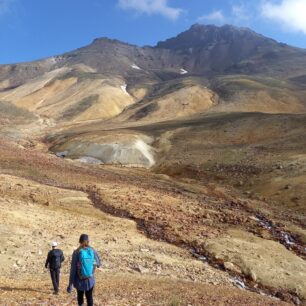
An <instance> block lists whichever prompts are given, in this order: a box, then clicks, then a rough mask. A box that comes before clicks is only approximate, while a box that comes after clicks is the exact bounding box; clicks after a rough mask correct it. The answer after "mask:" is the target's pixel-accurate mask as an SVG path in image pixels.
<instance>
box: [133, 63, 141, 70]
mask: <svg viewBox="0 0 306 306" xmlns="http://www.w3.org/2000/svg"><path fill="white" fill-rule="evenodd" d="M131 67H132V68H133V69H136V70H142V69H141V68H140V67H138V66H137V65H135V64H133V65H131Z"/></svg>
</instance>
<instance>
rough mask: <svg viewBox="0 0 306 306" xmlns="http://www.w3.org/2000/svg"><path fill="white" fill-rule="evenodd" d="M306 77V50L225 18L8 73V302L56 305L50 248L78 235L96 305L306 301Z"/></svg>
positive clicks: (0, 89) (0, 297)
mask: <svg viewBox="0 0 306 306" xmlns="http://www.w3.org/2000/svg"><path fill="white" fill-rule="evenodd" d="M305 81H306V51H305V50H302V49H298V48H295V47H291V46H288V45H285V44H282V43H278V42H276V41H274V40H272V39H269V38H266V37H264V36H262V35H259V34H257V33H255V32H253V31H251V30H249V29H245V28H236V27H233V26H229V25H226V26H223V27H216V26H209V25H208V26H204V25H194V26H192V27H191V28H190V29H189V30H187V31H186V32H184V33H181V34H179V35H178V36H177V37H174V38H171V39H169V40H166V41H164V42H159V43H158V44H157V45H156V46H154V47H149V46H146V47H138V46H133V45H129V44H127V43H123V42H120V41H117V40H111V39H107V38H100V39H96V40H94V41H93V42H92V43H91V44H90V45H88V46H86V47H83V48H80V49H77V50H74V51H71V52H68V53H66V54H63V55H58V56H54V57H52V58H48V59H44V60H38V61H36V62H32V63H21V64H13V65H2V66H0V112H1V113H0V136H1V139H0V141H1V143H0V182H1V184H0V195H1V201H0V210H1V216H0V218H1V226H0V233H1V235H0V236H1V243H2V245H3V246H4V250H3V251H1V253H0V258H1V262H2V261H4V262H5V265H3V267H2V268H1V277H0V304H1V303H2V304H3V305H15V304H16V305H19V304H20V303H21V301H22V302H25V303H26V304H25V305H29V304H30V305H40V304H39V303H41V302H45V303H46V305H55V304H56V302H55V300H54V299H53V298H52V297H50V295H49V290H48V285H47V284H48V282H47V280H48V276H47V275H46V274H44V272H43V269H42V268H40V266H41V264H42V263H43V254H44V253H45V252H46V251H47V249H48V242H49V241H51V240H53V239H56V240H59V241H60V242H61V244H62V246H63V248H64V249H65V252H66V253H67V254H70V253H71V251H72V250H73V248H74V247H75V242H76V241H77V236H78V234H79V231H84V232H89V234H90V235H91V236H92V237H93V241H94V243H95V247H96V248H97V249H98V250H99V251H100V252H101V253H102V255H103V257H104V258H105V263H106V269H105V271H104V272H102V274H99V275H98V278H99V280H100V282H99V285H98V287H97V288H98V289H97V292H96V294H97V296H98V301H97V303H98V305H99V303H100V304H101V305H104V304H105V303H106V304H107V305H134V304H135V305H136V304H140V305H216V303H217V302H216V301H218V303H219V302H220V303H219V304H222V303H223V304H226V305H237V304H239V305H282V304H283V305H286V303H289V304H293V303H294V304H297V305H300V304H303V303H304V304H305V301H306V288H305V282H304V279H305V275H306V264H305V257H306V252H305V250H306V248H305V243H306V228H305V226H306V224H305V220H306V218H305V216H306V206H305V205H306V193H305V190H306V188H305V187H306V151H305V145H306V143H305V133H306V83H305ZM123 166H124V167H123ZM84 216H85V217H84ZM81 220H83V221H82V224H83V225H82V228H80V229H78V230H77V232H76V233H74V234H73V235H70V233H71V229H72V228H77V227H78V224H80V222H81ZM46 224H50V225H48V226H46ZM92 224H94V226H91V225H92ZM59 227H60V228H61V232H62V233H61V234H60V235H59V233H58V228H59ZM33 239H34V242H32V244H31V241H33ZM32 249H34V250H33V251H32V252H29V251H28V250H32ZM242 250H243V251H242ZM69 258H70V257H69V256H68V259H69ZM34 262H39V263H40V265H39V267H37V268H35V269H34V270H33V271H31V270H30V267H31V266H33V263H34ZM67 271H68V265H66V266H65V267H64V273H63V274H64V275H63V276H64V279H67ZM33 278H37V279H39V280H40V282H41V284H42V286H43V289H42V291H37V290H36V288H35V286H34V285H33V286H32V285H29V284H32V282H33ZM105 278H107V279H108V281H109V282H108V285H106V284H105V283H104V282H103V281H102V280H104V279H105ZM125 280H128V282H129V284H130V286H129V287H128V289H127V291H126V292H122V283H123V282H125ZM13 284H14V286H13ZM236 287H239V288H240V289H243V290H238V289H237V288H236ZM135 288H136V289H137V290H136V289H135ZM191 288H192V289H191ZM135 290H136V291H137V295H136V294H134V293H133V292H135ZM158 291H160V292H159V293H158ZM169 291H170V292H171V296H169V294H168V292H169ZM103 292H112V294H109V295H107V296H106V295H104V294H103ZM131 293H133V294H131ZM59 299H60V303H61V305H69V303H71V300H72V298H71V297H67V296H65V295H64V294H62V295H61V296H60V298H59ZM56 305H59V304H56Z"/></svg>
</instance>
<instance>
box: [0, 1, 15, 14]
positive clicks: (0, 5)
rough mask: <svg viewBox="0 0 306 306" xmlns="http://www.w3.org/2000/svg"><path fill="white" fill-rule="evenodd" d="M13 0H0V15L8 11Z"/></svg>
mask: <svg viewBox="0 0 306 306" xmlns="http://www.w3.org/2000/svg"><path fill="white" fill-rule="evenodd" d="M13 2H14V0H0V16H1V15H4V14H6V13H8V12H9V11H10V9H11V5H12V4H13Z"/></svg>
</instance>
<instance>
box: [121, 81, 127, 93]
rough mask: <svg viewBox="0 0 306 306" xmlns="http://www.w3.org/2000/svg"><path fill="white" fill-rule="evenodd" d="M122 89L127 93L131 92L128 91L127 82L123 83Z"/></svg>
mask: <svg viewBox="0 0 306 306" xmlns="http://www.w3.org/2000/svg"><path fill="white" fill-rule="evenodd" d="M121 89H122V91H123V92H124V93H125V94H127V95H128V94H129V93H128V92H127V90H126V89H127V84H123V85H121Z"/></svg>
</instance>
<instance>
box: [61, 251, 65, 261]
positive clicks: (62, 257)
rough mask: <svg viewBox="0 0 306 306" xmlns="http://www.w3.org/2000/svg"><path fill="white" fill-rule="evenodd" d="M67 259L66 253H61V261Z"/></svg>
mask: <svg viewBox="0 0 306 306" xmlns="http://www.w3.org/2000/svg"><path fill="white" fill-rule="evenodd" d="M64 260H65V256H64V253H63V252H62V255H61V262H63V261H64Z"/></svg>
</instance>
